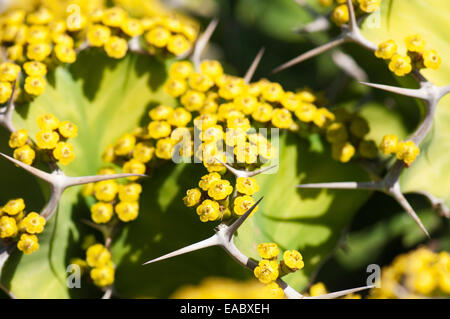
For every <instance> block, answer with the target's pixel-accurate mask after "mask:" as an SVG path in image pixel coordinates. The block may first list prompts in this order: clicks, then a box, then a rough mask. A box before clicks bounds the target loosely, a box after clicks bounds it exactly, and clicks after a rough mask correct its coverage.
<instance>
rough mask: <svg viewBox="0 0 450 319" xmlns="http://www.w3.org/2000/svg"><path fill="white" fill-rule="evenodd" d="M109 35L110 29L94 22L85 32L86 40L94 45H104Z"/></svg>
mask: <svg viewBox="0 0 450 319" xmlns="http://www.w3.org/2000/svg"><path fill="white" fill-rule="evenodd" d="M110 37H111V30H110V29H109V28H108V27H106V26H103V25H100V24H94V25H92V26H91V27H89V29H88V32H87V40H88V42H89V44H90V45H92V46H94V47H102V46H104V45H105V44H106V43H107V42H108V41H109V38H110Z"/></svg>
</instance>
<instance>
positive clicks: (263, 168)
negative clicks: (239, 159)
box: [244, 164, 278, 177]
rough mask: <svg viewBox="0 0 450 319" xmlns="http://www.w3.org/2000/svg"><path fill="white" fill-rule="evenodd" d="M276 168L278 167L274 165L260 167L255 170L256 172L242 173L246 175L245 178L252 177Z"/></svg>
mask: <svg viewBox="0 0 450 319" xmlns="http://www.w3.org/2000/svg"><path fill="white" fill-rule="evenodd" d="M277 166H278V165H277V164H275V165H272V166H267V167H262V168H260V169H257V170H256V171H248V172H245V171H244V172H245V173H246V175H247V177H253V176H256V175H259V174H262V173H264V172H267V171H270V170H271V169H273V168H275V167H277Z"/></svg>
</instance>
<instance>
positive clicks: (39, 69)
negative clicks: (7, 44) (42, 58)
mask: <svg viewBox="0 0 450 319" xmlns="http://www.w3.org/2000/svg"><path fill="white" fill-rule="evenodd" d="M23 69H24V70H25V73H26V74H27V75H28V76H31V77H44V76H45V75H46V74H47V66H46V65H45V64H44V63H41V62H38V61H30V62H26V63H24V65H23Z"/></svg>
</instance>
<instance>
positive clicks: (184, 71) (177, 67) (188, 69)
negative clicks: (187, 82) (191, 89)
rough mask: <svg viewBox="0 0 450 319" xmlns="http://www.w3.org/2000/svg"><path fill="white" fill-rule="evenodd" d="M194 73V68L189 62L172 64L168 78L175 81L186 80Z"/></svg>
mask: <svg viewBox="0 0 450 319" xmlns="http://www.w3.org/2000/svg"><path fill="white" fill-rule="evenodd" d="M193 72H194V67H193V66H192V63H191V62H189V61H177V62H174V63H173V64H172V65H171V66H170V69H169V76H170V77H171V78H176V79H181V80H184V79H187V78H188V77H189V76H190V75H191V74H192V73H193Z"/></svg>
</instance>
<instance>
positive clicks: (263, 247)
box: [256, 243, 280, 259]
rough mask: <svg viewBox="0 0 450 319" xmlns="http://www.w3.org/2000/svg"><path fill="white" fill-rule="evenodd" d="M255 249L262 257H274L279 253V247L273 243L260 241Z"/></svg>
mask: <svg viewBox="0 0 450 319" xmlns="http://www.w3.org/2000/svg"><path fill="white" fill-rule="evenodd" d="M256 249H257V250H258V254H259V255H260V256H261V257H262V258H264V259H276V258H277V257H278V254H279V253H280V249H278V245H277V244H275V243H261V244H259V245H258V247H256Z"/></svg>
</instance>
